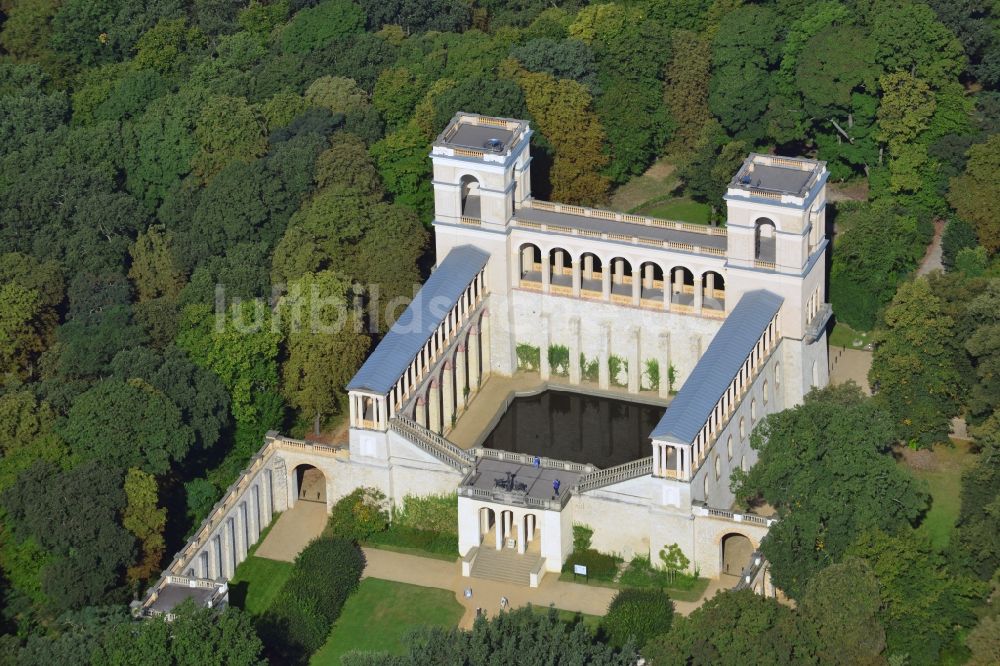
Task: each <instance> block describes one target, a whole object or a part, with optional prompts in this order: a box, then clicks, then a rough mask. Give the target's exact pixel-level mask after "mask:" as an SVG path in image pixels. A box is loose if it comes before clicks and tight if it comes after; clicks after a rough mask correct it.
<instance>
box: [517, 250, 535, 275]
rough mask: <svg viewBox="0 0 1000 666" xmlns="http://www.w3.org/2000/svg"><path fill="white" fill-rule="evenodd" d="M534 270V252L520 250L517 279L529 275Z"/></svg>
mask: <svg viewBox="0 0 1000 666" xmlns="http://www.w3.org/2000/svg"><path fill="white" fill-rule="evenodd" d="M534 270H535V251H534V250H533V249H532V248H530V247H526V248H524V249H522V250H521V266H520V270H518V278H519V279H520V278H523V277H524V274H525V273H530V272H532V271H534Z"/></svg>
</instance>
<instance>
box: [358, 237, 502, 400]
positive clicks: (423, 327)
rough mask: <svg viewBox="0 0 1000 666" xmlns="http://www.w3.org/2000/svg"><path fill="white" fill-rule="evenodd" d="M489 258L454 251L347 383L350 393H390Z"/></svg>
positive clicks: (475, 251)
mask: <svg viewBox="0 0 1000 666" xmlns="http://www.w3.org/2000/svg"><path fill="white" fill-rule="evenodd" d="M489 258H490V255H489V254H487V253H486V252H483V251H482V250H480V249H479V248H476V247H473V246H472V245H461V246H459V247H456V248H453V249H452V250H451V252H449V253H448V256H446V257H445V258H444V260H443V261H441V263H439V264H438V266H437V268H436V269H434V272H433V273H431V276H430V277H429V278H428V279H427V282H425V283H424V286H423V287H421V289H420V291H418V292H417V295H416V296H415V297H414V298H413V301H412V302H411V303H410V305H409V307H407V308H406V311H405V312H403V314H402V316H401V317H400V318H399V319H398V320H396V323H395V324H394V325H393V327H392V328H391V329H390V330H389V332H388V333H387V334H386V336H385V337H384V338H382V342H380V343H379V344H378V346H377V347H375V351H373V352H372V353H371V355H370V356H369V357H368V360H366V361H365V363H364V365H362V366H361V369H360V370H358V373H357V374H356V375H354V378H353V379H352V380H351V381H350V383H348V385H347V390H349V391H370V392H372V393H378V394H385V393H388V392H389V391H390V390H391V389H392V386H393V384H395V383H396V380H398V379H399V378H400V377H401V376H402V375H403V373H404V372H405V371H406V368H407V367H409V365H410V362H411V361H413V359H414V358H416V356H417V354H418V353H419V352H420V349H421V348H422V347H423V346H424V344H425V343H426V342H427V341H428V340H429V339H430V337H431V335H432V334H433V333H434V331H435V330H436V329H437V327H438V326H439V325H440V324H441V322H442V321H444V318H445V317H446V316H447V315H448V313H449V312H450V311H451V309H452V308H453V307H454V306H455V304H456V303H458V299H459V298H461V296H462V293H463V292H464V291H465V289H466V287H468V286H469V284H470V283H471V282H472V280H473V279H474V278H475V277H476V275H478V274H479V272H480V271H481V270H483V267H484V266H486V261H487V260H488V259H489Z"/></svg>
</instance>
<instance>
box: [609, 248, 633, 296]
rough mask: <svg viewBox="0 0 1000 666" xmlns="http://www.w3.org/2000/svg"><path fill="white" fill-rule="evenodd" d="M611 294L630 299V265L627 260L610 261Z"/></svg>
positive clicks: (619, 258) (618, 258)
mask: <svg viewBox="0 0 1000 666" xmlns="http://www.w3.org/2000/svg"><path fill="white" fill-rule="evenodd" d="M611 293H612V294H613V295H617V296H628V297H629V298H631V297H632V264H630V263H629V261H628V259H625V258H623V257H615V258H614V259H612V260H611Z"/></svg>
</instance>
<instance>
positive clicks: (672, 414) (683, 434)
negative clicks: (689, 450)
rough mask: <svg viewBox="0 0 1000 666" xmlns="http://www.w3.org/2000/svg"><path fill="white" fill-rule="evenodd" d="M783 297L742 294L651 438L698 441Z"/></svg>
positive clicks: (768, 293)
mask: <svg viewBox="0 0 1000 666" xmlns="http://www.w3.org/2000/svg"><path fill="white" fill-rule="evenodd" d="M784 300H785V299H784V298H782V297H781V296H778V295H777V294H775V293H773V292H770V291H764V290H759V291H750V292H747V293H745V294H743V297H742V298H741V299H740V302H739V303H737V304H736V307H735V308H733V311H732V312H731V313H730V314H729V316H728V317H726V321H725V323H723V324H722V328H720V329H719V332H718V333H716V334H715V338H713V339H712V344H710V345H709V346H708V350H707V351H706V352H705V354H704V355H703V356H702V357H701V360H700V361H698V364H697V365H696V366H695V368H694V371H693V372H692V373H691V376H690V377H688V379H687V381H686V382H684V386H682V387H681V390H680V392H678V394H677V396H676V397H675V398H674V400H673V402H671V403H670V406H669V407H667V411H666V412H664V414H663V418H662V419H660V422H659V423H657V424H656V427H655V428H654V429H653V432H652V433H651V434H650V437H652V438H653V439H664V440H669V441H673V442H680V443H690V442H693V441H694V440H695V438H696V437H697V436H698V433H699V432H700V431H701V429H702V427H703V426H704V425H705V422H706V421H708V417H709V416H711V414H712V410H713V409H715V405H716V404H717V403H718V402H719V398H721V397H722V395H723V394H724V393H725V392H726V389H728V388H729V384H731V383H732V381H733V378H734V377H736V375H737V374H738V373H739V371H740V368H742V367H743V363H744V362H745V361H746V360H747V357H748V356H750V352H752V351H753V348H754V345H756V344H757V340H759V339H760V336H762V335H763V334H764V331H765V330H767V325H768V324H769V323H771V320H772V319H773V318H774V316H775V315H776V314H778V309H779V308H781V304H782V303H783V302H784Z"/></svg>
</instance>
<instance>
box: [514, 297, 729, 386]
mask: <svg viewBox="0 0 1000 666" xmlns="http://www.w3.org/2000/svg"><path fill="white" fill-rule="evenodd" d="M512 302H513V308H512V310H513V322H514V325H513V338H514V340H515V342H516V343H517V344H529V345H534V346H538V347H541V346H542V345H543V343H544V342H545V340H546V337H547V338H548V339H549V340H550V341H551V344H553V345H556V344H562V345H566V346H567V347H568V348H569V349H570V350H571V354H572V350H573V349H574V348H575V347H576V346H577V345H578V347H576V348H578V349H579V352H582V353H583V354H584V355H585V356H586V357H587V360H588V361H591V360H595V359H598V358H599V357H600V358H603V359H604V360H605V362H606V360H607V358H608V354H609V353H610V354H616V355H618V356H621V357H622V358H623V359H626V360H628V359H629V357H630V355H633V354H634V352H632V348H631V345H632V344H634V342H633V341H634V337H633V336H634V335H636V333H637V334H638V348H639V353H638V356H639V359H640V362H639V372H640V373H641V372H643V370H644V369H645V362H646V361H647V360H650V359H652V360H657V361H658V362H659V364H660V381H661V382H666V381H667V365H670V364H672V365H673V366H674V368H675V369H676V371H677V386H675V387H674V388H675V390H676V389H679V388H680V385H681V384H683V382H684V380H685V379H686V378H687V377H688V375H690V374H691V371H692V370H694V366H695V364H697V362H698V359H699V358H700V357H701V354H703V353H704V351H705V350H706V349H708V345H709V343H711V341H712V338H713V337H715V334H716V333H718V331H719V328H721V326H722V321H721V320H718V319H708V318H705V317H697V316H693V315H684V314H677V313H671V312H657V311H655V310H646V309H642V308H633V307H628V306H623V305H616V304H611V303H603V302H594V301H586V300H582V299H577V298H572V297H567V296H556V295H552V294H541V293H539V292H534V291H524V290H520V289H516V290H514V291H513V292H512ZM572 320H578V321H579V329H578V330H579V341H578V342H574V341H573V340H572V333H571V331H573V330H574V329H573V327H572V326H571V321H572ZM577 355H579V353H578V354H577ZM663 359H667V363H666V364H664V361H663ZM570 360H571V362H572V361H573V359H572V358H571V359H570ZM629 365H630V367H629V371H630V372H633V371H634V368H632V367H631V365H632V363H631V362H630V363H629Z"/></svg>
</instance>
